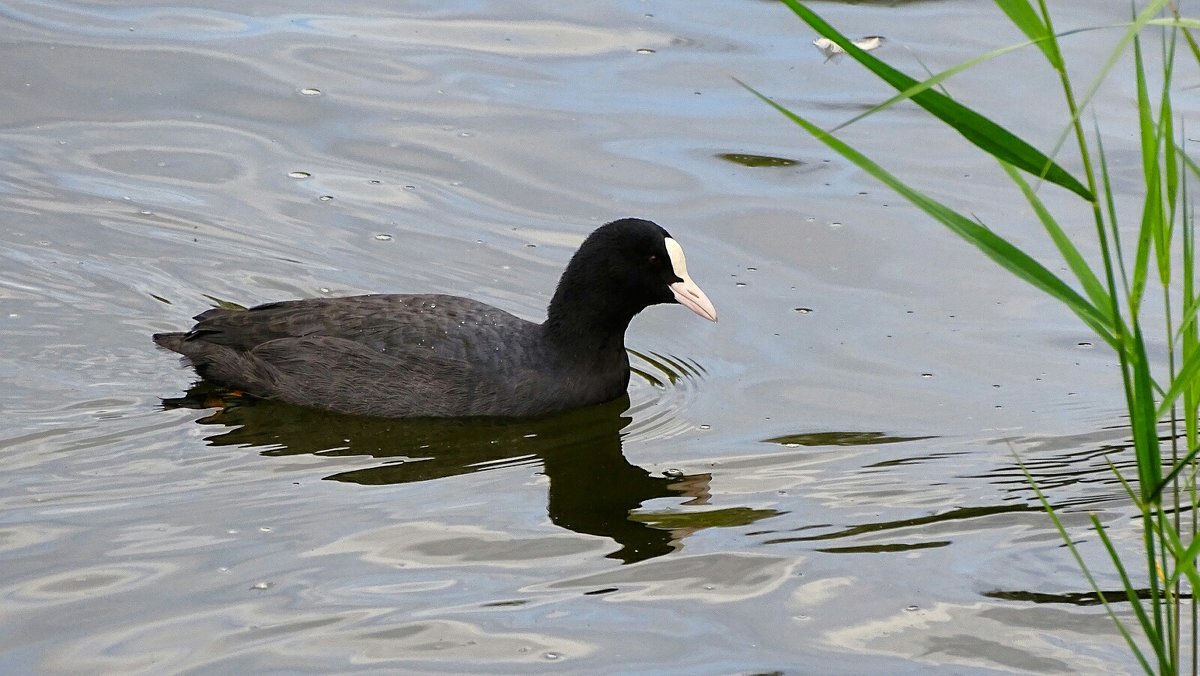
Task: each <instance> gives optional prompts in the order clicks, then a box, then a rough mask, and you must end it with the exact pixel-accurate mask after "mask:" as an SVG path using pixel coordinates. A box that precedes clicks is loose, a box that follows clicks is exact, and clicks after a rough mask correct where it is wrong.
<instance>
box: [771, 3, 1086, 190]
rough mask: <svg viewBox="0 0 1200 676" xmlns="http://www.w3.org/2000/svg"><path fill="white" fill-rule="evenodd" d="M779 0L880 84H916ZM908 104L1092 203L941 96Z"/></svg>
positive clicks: (927, 95) (1056, 171) (1015, 143)
mask: <svg viewBox="0 0 1200 676" xmlns="http://www.w3.org/2000/svg"><path fill="white" fill-rule="evenodd" d="M782 1H783V3H784V4H785V5H787V6H788V7H789V8H790V9H791V10H792V11H793V12H795V14H796V15H797V16H799V17H800V18H801V19H803V20H804V22H805V23H807V24H808V25H809V26H811V27H812V28H813V30H815V31H817V32H818V33H820V34H821V35H823V36H825V37H826V38H828V39H830V40H832V41H833V42H834V43H835V44H837V45H838V46H839V47H841V48H842V49H843V50H845V52H846V54H848V55H849V56H850V57H852V58H853V59H854V60H856V61H858V62H859V63H861V64H862V65H863V66H865V67H866V68H867V69H868V70H870V71H871V72H872V73H874V74H875V75H876V76H878V77H879V78H880V79H882V80H883V81H884V82H887V83H888V84H890V85H891V86H893V87H895V88H896V90H897V91H904V90H906V89H910V88H912V87H914V86H915V85H917V84H918V82H917V80H915V79H913V78H912V77H909V76H908V75H905V74H904V73H901V72H900V71H898V70H896V69H895V68H892V67H891V66H889V65H887V64H885V63H884V62H882V61H880V60H879V59H877V58H875V57H873V56H871V55H870V54H868V53H867V52H865V51H863V50H862V49H859V48H858V47H857V46H855V45H854V44H853V43H852V42H851V41H850V40H849V39H848V38H846V36H844V35H842V34H841V33H839V32H838V31H837V30H835V29H834V28H833V27H832V26H830V25H829V24H827V23H825V21H824V20H823V19H821V17H819V16H817V14H816V13H814V12H813V11H812V10H810V9H808V8H807V7H805V6H804V5H802V4H801V3H800V2H799V1H798V0H782ZM912 101H913V103H916V104H917V105H919V106H921V107H922V108H924V109H925V110H927V111H929V112H930V113H931V114H932V115H934V116H935V117H937V118H938V119H940V120H942V121H943V122H945V123H946V124H947V125H949V126H950V127H951V128H953V129H954V130H955V131H957V132H958V133H959V134H962V136H963V137H964V138H966V139H967V140H968V141H970V142H971V143H973V144H975V145H976V146H977V147H979V148H980V149H982V150H983V151H984V152H987V153H988V154H989V155H992V156H993V157H996V158H997V159H1000V160H1002V161H1004V162H1007V163H1008V164H1011V165H1013V166H1014V167H1017V168H1018V169H1021V170H1022V171H1026V172H1029V173H1030V174H1033V175H1034V176H1037V177H1039V178H1041V179H1043V180H1046V181H1049V182H1051V183H1054V184H1057V185H1059V186H1062V187H1064V188H1066V189H1067V190H1070V191H1071V192H1073V193H1075V194H1076V195H1079V196H1080V197H1082V198H1083V199H1085V200H1088V201H1091V200H1092V194H1091V192H1090V191H1088V189H1087V188H1085V187H1084V186H1083V184H1082V183H1080V182H1079V181H1078V180H1076V179H1075V177H1074V176H1072V175H1071V174H1070V173H1069V172H1067V170H1066V169H1063V168H1062V167H1060V166H1059V165H1058V164H1056V163H1055V162H1054V161H1053V160H1051V159H1050V158H1049V157H1047V156H1046V155H1044V154H1043V153H1042V152H1041V151H1039V150H1037V149H1036V148H1034V147H1033V146H1031V145H1029V144H1028V143H1026V142H1025V141H1023V140H1021V139H1020V138H1018V137H1017V136H1015V135H1014V134H1012V133H1011V132H1009V131H1008V130H1006V129H1005V128H1003V127H1001V126H1000V125H998V124H996V123H995V122H992V121H991V120H989V119H988V118H986V117H984V116H983V115H980V114H979V113H976V112H975V111H973V110H971V109H970V108H967V107H966V106H964V105H962V104H960V103H958V102H956V101H954V100H953V99H951V98H950V97H948V96H946V95H945V94H941V93H939V92H937V91H934V90H932V89H926V90H925V91H922V92H920V93H918V94H914V95H913V97H912Z"/></svg>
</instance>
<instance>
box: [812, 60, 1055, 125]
mask: <svg viewBox="0 0 1200 676" xmlns="http://www.w3.org/2000/svg"><path fill="white" fill-rule="evenodd" d="M1031 44H1033V43H1031V42H1018V43H1017V44H1015V45H1009V46H1007V47H1001V48H1000V49H995V50H992V51H990V52H988V53H986V54H983V55H981V56H977V57H975V58H972V59H968V60H966V61H963V62H962V63H960V64H958V65H956V66H952V67H950V68H947V69H946V70H943V71H942V72H940V73H936V74H931V75H930V76H929V77H928V78H926V79H924V80H921V81H920V82H917V83H916V84H914V85H913V86H911V87H909V88H908V89H903V90H901V91H900V92H899V93H898V94H896V95H895V96H893V97H891V98H890V99H888V100H886V101H884V102H883V103H880V104H878V105H875V106H872V107H871V108H869V109H868V110H866V111H865V112H862V113H859V114H858V115H855V116H854V117H852V118H850V119H849V120H846V121H845V122H843V123H841V124H839V125H837V126H836V127H833V128H832V129H830V130H829V131H830V132H831V133H832V132H836V131H840V130H842V129H845V128H846V127H849V126H850V125H852V124H854V123H855V122H858V121H859V120H862V119H863V118H866V117H870V116H871V115H874V114H875V113H878V112H879V111H881V110H884V109H885V108H890V107H892V106H894V105H896V104H897V103H899V102H901V101H907V100H909V99H911V98H912V97H914V96H916V95H917V94H920V93H921V92H923V91H925V90H926V89H930V88H932V87H937V86H938V85H940V84H942V83H943V82H945V81H946V80H949V79H950V78H952V77H954V76H955V75H958V74H959V73H961V72H963V71H965V70H968V69H970V68H973V67H975V66H977V65H979V64H981V63H983V62H984V61H989V60H991V59H994V58H996V57H997V56H1001V55H1003V54H1007V53H1009V52H1013V51H1016V50H1018V49H1024V48H1026V47H1028V46H1029V45H1031ZM922 66H924V64H922ZM928 70H929V69H928V68H926V71H928Z"/></svg>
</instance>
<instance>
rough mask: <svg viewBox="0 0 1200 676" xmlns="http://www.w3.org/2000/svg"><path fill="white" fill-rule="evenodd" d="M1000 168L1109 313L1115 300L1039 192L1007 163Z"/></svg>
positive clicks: (1090, 295) (1097, 302) (1093, 298)
mask: <svg viewBox="0 0 1200 676" xmlns="http://www.w3.org/2000/svg"><path fill="white" fill-rule="evenodd" d="M1000 166H1001V167H1003V169H1004V171H1005V172H1007V173H1008V177H1009V178H1010V179H1012V182H1013V183H1015V184H1016V185H1017V188H1019V189H1020V190H1021V194H1022V195H1024V196H1025V200H1026V201H1027V202H1029V205H1030V206H1031V207H1033V211H1034V213H1035V214H1037V217H1038V220H1040V221H1041V222H1042V227H1043V228H1045V230H1046V233H1047V234H1048V235H1050V239H1051V240H1053V241H1054V245H1055V246H1057V247H1058V251H1059V253H1061V254H1062V257H1063V260H1064V261H1066V263H1067V266H1068V267H1070V268H1071V272H1074V273H1075V278H1076V279H1078V280H1079V283H1080V285H1082V286H1083V290H1084V292H1085V293H1086V294H1087V296H1088V298H1089V299H1090V300H1091V301H1092V305H1094V306H1095V307H1096V308H1097V309H1098V310H1100V311H1102V312H1106V311H1107V309H1108V308H1109V307H1110V306H1111V305H1112V299H1111V298H1110V297H1109V295H1108V291H1107V290H1105V288H1104V285H1103V284H1102V283H1101V282H1100V279H1099V278H1098V277H1096V273H1094V272H1092V268H1091V266H1089V265H1088V264H1087V261H1086V260H1084V258H1083V254H1081V253H1079V249H1078V248H1077V247H1076V246H1075V243H1074V242H1072V241H1071V238H1070V237H1068V236H1067V233H1066V232H1063V229H1062V226H1060V225H1059V224H1058V221H1056V220H1055V219H1054V216H1053V215H1052V214H1051V213H1050V210H1049V209H1047V208H1046V205H1045V204H1044V203H1043V202H1042V200H1041V199H1040V198H1038V196H1037V193H1035V192H1034V191H1033V188H1032V187H1030V185H1029V183H1028V182H1027V181H1026V180H1025V179H1024V178H1022V177H1021V174H1020V173H1018V172H1017V171H1016V170H1015V169H1013V168H1012V167H1011V166H1009V165H1007V164H1003V163H1001V165H1000ZM1108 321H1109V322H1110V323H1111V322H1112V318H1111V317H1108Z"/></svg>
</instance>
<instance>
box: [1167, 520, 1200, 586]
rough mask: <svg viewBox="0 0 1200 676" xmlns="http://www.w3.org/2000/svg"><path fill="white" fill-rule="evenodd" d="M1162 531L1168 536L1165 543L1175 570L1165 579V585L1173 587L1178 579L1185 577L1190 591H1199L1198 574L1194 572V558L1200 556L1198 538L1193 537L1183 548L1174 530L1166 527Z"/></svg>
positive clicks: (1199, 577)
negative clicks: (1168, 548)
mask: <svg viewBox="0 0 1200 676" xmlns="http://www.w3.org/2000/svg"><path fill="white" fill-rule="evenodd" d="M1163 530H1164V532H1166V533H1167V534H1168V535H1169V536H1170V537H1169V538H1167V543H1168V546H1169V547H1170V548H1171V557H1172V558H1174V559H1175V570H1174V571H1173V572H1172V573H1171V577H1170V578H1168V579H1167V585H1168V586H1170V585H1173V584H1175V583H1176V582H1178V581H1179V578H1181V577H1186V578H1187V579H1188V584H1190V585H1191V586H1192V589H1200V573H1197V572H1196V557H1197V556H1200V538H1195V537H1194V538H1193V539H1192V543H1191V544H1190V545H1188V546H1187V547H1186V548H1185V547H1184V546H1183V542H1182V541H1181V540H1180V539H1179V533H1176V532H1175V529H1174V528H1170V527H1168V528H1165V529H1163Z"/></svg>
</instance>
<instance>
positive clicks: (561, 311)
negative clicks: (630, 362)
mask: <svg viewBox="0 0 1200 676" xmlns="http://www.w3.org/2000/svg"><path fill="white" fill-rule="evenodd" d="M641 309H642V308H641V307H633V306H632V305H630V304H629V303H628V301H626V299H624V298H621V297H620V296H619V295H614V294H613V293H612V292H611V291H609V290H606V289H604V288H601V287H599V286H597V285H589V284H582V283H576V282H575V281H574V280H572V279H571V278H570V276H569V275H565V276H564V278H563V280H562V282H560V283H559V285H558V289H557V290H556V291H555V293H554V298H553V299H552V300H551V301H550V306H549V308H547V310H546V321H545V322H544V323H543V324H542V331H543V334H544V335H545V336H546V339H547V340H548V341H549V342H550V343H551V344H553V345H554V346H555V347H556V348H558V350H559V352H560V353H562V354H564V355H566V356H568V357H571V358H572V360H573V361H590V360H594V359H601V360H605V359H607V358H613V357H615V356H617V355H620V356H623V355H624V354H625V330H626V329H627V328H629V322H630V321H631V320H632V319H633V317H634V315H636V314H637V313H638V312H639V311H640V310H641Z"/></svg>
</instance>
